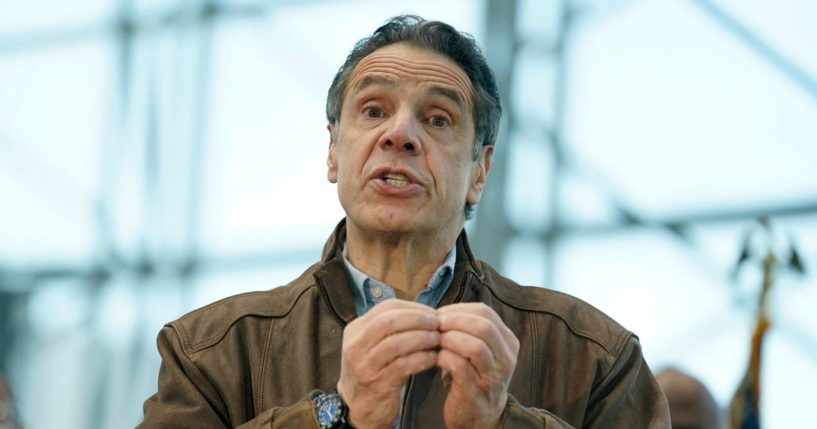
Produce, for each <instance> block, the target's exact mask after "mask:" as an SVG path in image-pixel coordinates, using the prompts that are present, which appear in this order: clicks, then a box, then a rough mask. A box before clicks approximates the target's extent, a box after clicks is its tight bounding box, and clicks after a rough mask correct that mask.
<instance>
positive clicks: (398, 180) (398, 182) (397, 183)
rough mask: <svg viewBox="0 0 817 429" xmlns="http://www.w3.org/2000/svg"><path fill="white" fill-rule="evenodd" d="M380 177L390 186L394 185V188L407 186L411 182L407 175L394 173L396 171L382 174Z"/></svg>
mask: <svg viewBox="0 0 817 429" xmlns="http://www.w3.org/2000/svg"><path fill="white" fill-rule="evenodd" d="M380 179H382V180H383V181H384V182H386V184H388V185H390V186H394V187H396V188H402V187H404V186H408V185H409V184H410V183H411V181H410V180H409V178H408V176H405V175H403V174H396V173H387V174H384V175H382V176H380Z"/></svg>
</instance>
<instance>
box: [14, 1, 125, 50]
mask: <svg viewBox="0 0 817 429" xmlns="http://www.w3.org/2000/svg"><path fill="white" fill-rule="evenodd" d="M115 6H116V2H115V1H110V0H76V1H70V2H66V1H62V0H38V1H36V2H23V1H19V0H0V10H2V11H3V13H0V46H2V45H3V42H9V41H10V40H12V41H14V42H16V43H14V44H9V45H7V46H9V47H15V46H16V44H20V43H23V44H24V43H26V42H27V41H28V39H29V38H36V37H38V36H40V35H41V34H37V33H38V32H45V33H47V32H51V31H53V30H54V29H55V28H63V29H67V30H76V31H78V32H79V31H83V28H82V27H83V26H88V25H92V26H96V25H100V24H103V23H107V22H108V21H110V20H111V19H112V18H113V15H114V8H115ZM66 35H70V31H69V32H68V33H66ZM22 36H25V37H22Z"/></svg>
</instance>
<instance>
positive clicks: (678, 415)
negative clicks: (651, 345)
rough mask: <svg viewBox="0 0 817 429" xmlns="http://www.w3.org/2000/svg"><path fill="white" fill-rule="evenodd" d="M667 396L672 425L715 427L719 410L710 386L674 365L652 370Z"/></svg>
mask: <svg viewBox="0 0 817 429" xmlns="http://www.w3.org/2000/svg"><path fill="white" fill-rule="evenodd" d="M655 379H656V380H657V381H658V385H659V386H660V387H661V390H662V391H663V392H664V395H666V397H667V402H668V403H669V411H670V420H672V428H673V429H693V428H694V429H718V428H719V427H721V421H722V418H721V413H720V409H719V408H718V403H717V402H715V398H713V397H712V393H710V392H709V389H707V388H706V386H704V384H703V383H701V381H700V380H698V379H697V378H695V377H693V376H691V375H689V374H687V373H685V372H683V371H681V370H679V369H676V368H665V369H663V370H661V371H659V372H658V373H657V374H655Z"/></svg>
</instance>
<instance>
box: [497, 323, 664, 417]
mask: <svg viewBox="0 0 817 429" xmlns="http://www.w3.org/2000/svg"><path fill="white" fill-rule="evenodd" d="M500 427H502V428H533V427H537V428H542V427H544V428H547V429H553V428H559V429H561V428H573V426H571V425H570V424H568V423H566V422H565V421H563V420H561V419H560V418H559V417H557V416H555V415H554V414H552V413H550V412H548V411H547V410H542V409H538V408H532V407H524V406H522V405H520V404H519V403H518V402H517V401H516V400H515V399H513V398H510V397H509V399H508V405H507V407H506V409H505V414H504V416H503V419H502V423H501V425H500ZM581 427H583V428H587V429H602V428H603V429H632V428H645V429H670V428H671V426H670V415H669V406H668V405H667V400H666V398H665V397H664V394H663V392H662V391H661V388H660V387H659V386H658V383H657V382H656V381H655V377H654V376H653V374H652V372H651V371H650V369H649V367H648V366H647V362H646V361H645V360H644V357H643V356H642V354H641V346H640V344H639V342H638V339H637V338H636V337H635V336H633V335H630V336H629V337H628V338H627V339H626V343H625V345H624V347H623V348H622V351H621V352H620V353H619V355H618V356H617V358H616V359H615V361H614V362H613V365H612V367H611V368H610V370H609V371H608V373H607V374H606V375H605V376H604V378H603V379H602V380H601V382H600V383H599V384H598V386H596V387H595V388H594V389H593V391H592V392H590V401H589V403H588V406H587V410H586V413H585V418H584V421H583V422H582V424H581Z"/></svg>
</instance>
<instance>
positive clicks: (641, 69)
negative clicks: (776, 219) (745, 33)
mask: <svg viewBox="0 0 817 429" xmlns="http://www.w3.org/2000/svg"><path fill="white" fill-rule="evenodd" d="M575 34H576V39H575V41H574V44H573V46H574V47H575V50H574V51H573V56H572V59H571V65H570V70H572V73H573V75H572V78H571V80H570V82H571V87H570V90H569V94H570V97H571V98H570V103H569V123H568V130H567V139H568V141H569V142H570V143H571V144H573V145H574V148H575V150H576V153H577V154H578V155H579V156H580V157H583V158H585V159H587V160H589V161H590V162H591V164H592V165H595V166H597V167H598V168H599V169H600V170H601V171H602V172H603V173H604V174H605V175H606V176H607V177H609V178H610V181H611V186H612V187H613V188H614V189H618V190H620V191H621V193H622V194H623V196H624V198H626V200H628V201H630V202H632V203H633V204H634V205H635V207H636V208H637V209H640V210H642V211H644V212H647V213H648V214H650V215H654V216H661V215H664V216H669V215H676V216H677V214H678V213H679V210H681V211H691V210H702V209H704V208H706V207H710V206H713V205H717V206H719V207H723V208H725V207H741V206H756V205H761V204H770V203H784V202H788V201H798V200H801V199H803V198H808V197H813V196H814V193H815V190H816V189H817V169H815V168H814V167H813V165H814V160H815V159H817V146H815V145H814V144H813V142H814V141H815V138H817V104H816V103H815V102H814V101H815V100H814V98H813V97H811V96H809V95H808V94H807V93H804V92H802V91H801V90H800V88H799V87H797V86H796V85H794V84H792V83H791V82H789V81H787V80H786V79H785V78H784V77H783V76H782V75H781V74H780V73H779V72H778V71H777V70H775V69H774V68H772V67H771V66H769V65H768V64H767V63H765V62H764V61H763V60H762V59H760V58H759V57H758V56H757V55H755V54H754V53H753V52H751V51H750V50H748V49H747V48H746V47H745V46H743V45H741V43H740V42H738V41H736V40H735V39H734V38H733V37H731V36H730V35H728V34H726V33H725V32H724V31H723V30H721V29H720V28H718V27H716V25H715V24H714V23H713V22H711V20H708V19H706V18H704V17H702V16H701V14H700V12H699V11H698V10H696V9H694V8H692V7H691V6H689V4H687V3H683V2H638V3H631V4H630V5H629V6H628V7H626V8H623V9H622V10H621V11H619V13H616V14H611V15H608V16H605V17H603V18H598V19H596V20H592V21H588V22H586V25H584V26H582V27H580V28H579V29H577V31H576V32H575ZM804 36H806V35H804ZM806 40H808V37H804V39H803V43H807V42H806ZM781 106H785V108H781ZM704 189H705V190H706V192H701V190H704Z"/></svg>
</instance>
